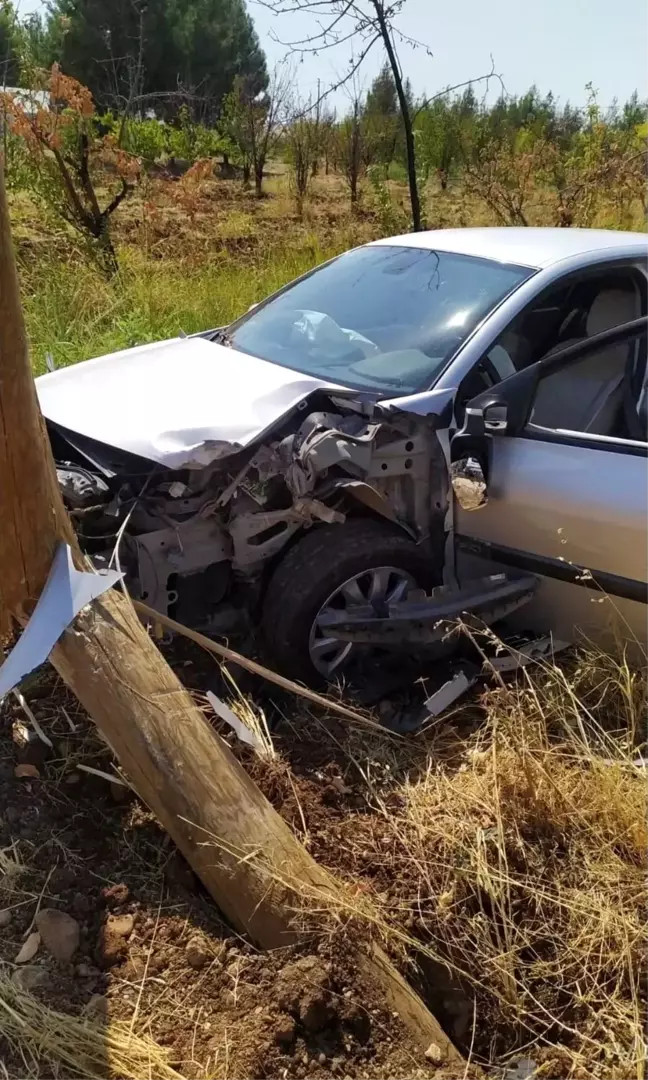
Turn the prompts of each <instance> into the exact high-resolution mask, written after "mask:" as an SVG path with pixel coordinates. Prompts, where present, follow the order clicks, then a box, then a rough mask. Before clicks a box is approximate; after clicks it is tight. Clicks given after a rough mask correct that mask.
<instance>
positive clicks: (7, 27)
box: [0, 0, 20, 87]
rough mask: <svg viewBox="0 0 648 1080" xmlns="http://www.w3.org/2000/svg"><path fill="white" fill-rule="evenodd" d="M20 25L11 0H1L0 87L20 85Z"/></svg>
mask: <svg viewBox="0 0 648 1080" xmlns="http://www.w3.org/2000/svg"><path fill="white" fill-rule="evenodd" d="M18 35H19V26H18V19H17V16H16V11H15V8H14V6H13V4H12V3H11V0H0V87H2V86H19V85H20V50H19V42H18Z"/></svg>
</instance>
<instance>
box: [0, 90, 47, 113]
mask: <svg viewBox="0 0 648 1080" xmlns="http://www.w3.org/2000/svg"><path fill="white" fill-rule="evenodd" d="M0 89H2V92H3V93H4V94H9V96H10V97H12V98H15V100H16V101H17V102H19V104H20V105H22V107H23V109H24V110H25V112H26V113H27V115H28V116H35V115H36V113H37V112H38V111H39V109H51V107H52V102H51V99H50V93H49V90H25V88H24V87H21V86H3V87H1V88H0Z"/></svg>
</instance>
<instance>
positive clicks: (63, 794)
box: [0, 648, 445, 1080]
mask: <svg viewBox="0 0 648 1080" xmlns="http://www.w3.org/2000/svg"><path fill="white" fill-rule="evenodd" d="M192 655H193V657H194V658H193V659H191V656H192ZM175 661H176V664H177V666H178V669H179V671H180V673H181V675H182V676H183V678H184V679H185V681H186V682H187V683H188V684H189V685H191V684H192V683H193V684H195V685H197V686H203V687H204V681H205V678H206V673H205V667H204V660H203V658H202V654H201V653H199V652H198V653H196V652H193V653H191V652H190V651H189V650H186V649H185V650H183V649H182V648H180V651H179V654H177V655H176V656H175ZM212 681H213V671H212ZM23 689H24V696H25V700H26V702H27V704H28V707H29V708H30V709H31V710H32V712H33V715H34V717H35V718H36V721H37V723H38V725H39V726H40V727H41V729H42V731H43V733H44V734H45V736H46V738H48V739H49V740H50V741H51V742H52V748H51V750H50V749H49V748H48V747H47V746H46V745H45V744H44V743H43V742H42V741H41V740H40V739H39V738H37V737H36V738H34V737H33V733H32V734H31V735H30V736H28V737H27V739H25V731H26V728H27V727H29V726H30V725H29V722H28V720H26V715H25V711H24V709H23V707H22V706H21V704H20V703H19V702H18V701H17V700H16V699H15V698H14V697H13V696H10V697H9V698H7V699H6V701H5V703H4V707H3V708H2V713H1V715H0V860H1V861H0V869H1V870H2V871H3V873H2V875H1V876H0V912H1V917H0V962H1V968H2V969H4V974H5V976H6V975H9V977H10V978H11V979H12V980H13V982H14V983H16V984H17V985H18V986H19V987H21V988H24V989H27V990H30V991H31V992H33V994H34V995H36V997H38V998H39V999H40V1000H41V1001H42V1002H44V1003H45V1004H47V1006H48V1007H49V1008H51V1009H55V1010H58V1011H60V1012H63V1013H67V1014H71V1015H76V1016H82V1017H86V1018H88V1020H89V1021H91V1022H94V1023H100V1024H102V1023H108V1022H109V1021H114V1020H124V1021H126V1022H128V1023H129V1024H130V1025H131V1028H132V1029H133V1030H135V1031H146V1033H147V1035H149V1036H150V1037H152V1038H153V1039H154V1040H155V1042H156V1043H157V1044H159V1045H160V1046H161V1047H164V1048H165V1049H166V1050H167V1051H168V1056H169V1061H170V1063H171V1064H172V1065H173V1067H174V1068H175V1069H177V1070H178V1072H179V1073H181V1074H182V1075H183V1076H185V1077H188V1078H194V1077H195V1078H197V1080H198V1078H202V1077H214V1078H216V1077H281V1076H283V1077H287V1076H294V1077H300V1078H301V1077H305V1076H309V1077H310V1076H312V1077H325V1076H326V1077H328V1076H340V1077H368V1078H369V1077H388V1076H389V1077H392V1076H394V1077H404V1076H407V1077H425V1076H428V1075H435V1076H443V1075H444V1074H445V1070H444V1069H443V1067H442V1064H441V1065H440V1064H439V1062H438V1061H437V1062H431V1061H428V1060H426V1058H425V1056H424V1055H423V1054H422V1053H421V1051H420V1049H417V1048H415V1047H413V1046H412V1045H411V1040H410V1039H409V1038H408V1036H407V1035H406V1034H405V1032H404V1029H403V1028H402V1026H401V1024H400V1021H399V1019H398V1016H397V1015H396V1014H393V1013H390V1012H389V1011H388V1010H387V1009H386V1008H385V1007H384V1005H383V1003H382V1002H381V1000H380V998H379V997H378V996H377V995H375V994H374V992H373V991H372V989H371V988H370V987H367V986H366V985H360V984H359V982H358V980H357V978H356V973H355V962H354V952H353V948H352V947H351V945H350V938H351V937H352V934H350V933H349V932H348V930H347V931H346V932H345V929H344V928H343V927H342V928H341V929H340V932H339V933H338V934H336V935H335V937H327V938H325V939H324V940H323V941H320V942H319V943H314V944H313V950H312V951H310V952H309V951H308V950H306V951H303V950H302V951H298V950H294V949H288V950H283V951H281V950H280V951H277V952H275V953H272V954H268V953H259V952H258V951H257V950H256V949H255V948H254V947H253V946H252V945H251V944H250V943H249V942H247V941H245V940H243V939H242V938H240V937H238V936H237V935H236V934H235V933H234V932H233V931H232V930H231V929H230V928H229V927H228V926H227V925H225V924H224V923H223V922H222V921H221V919H220V918H219V915H218V911H217V910H216V909H215V907H214V904H213V902H211V901H210V898H209V897H208V896H207V894H206V893H205V891H204V890H203V889H202V887H201V886H200V884H199V882H198V881H197V879H196V878H195V876H194V875H193V873H192V872H191V870H190V868H189V867H188V865H187V864H186V862H185V861H184V859H183V858H182V857H181V856H180V855H179V853H177V852H176V851H175V849H174V847H173V845H172V844H171V843H170V842H169V839H168V837H167V836H166V835H165V834H164V833H163V832H162V830H161V829H160V827H159V826H158V825H157V823H156V822H155V821H154V820H153V819H152V817H151V815H150V814H149V812H148V811H147V810H146V809H145V808H144V807H143V806H142V805H141V803H140V802H139V801H138V800H137V799H136V798H135V796H134V795H133V794H132V793H131V792H130V791H129V790H128V788H126V787H123V786H120V785H118V784H117V783H112V784H111V783H109V782H108V780H107V779H104V778H103V777H100V776H97V775H96V774H94V773H91V772H87V771H85V768H87V767H89V768H95V769H99V770H101V771H105V772H106V773H111V772H112V768H111V763H110V752H109V751H108V750H107V748H105V747H104V746H103V745H102V744H101V742H100V741H99V740H98V738H97V736H96V733H95V731H94V729H93V728H92V726H91V725H90V724H89V723H88V721H87V718H86V717H85V716H84V715H83V714H82V713H81V712H80V709H79V706H78V704H77V703H76V701H75V700H74V699H73V698H72V697H71V695H70V694H69V693H68V692H67V690H66V688H65V687H64V686H63V684H62V683H61V682H60V680H58V678H57V677H56V676H55V674H54V673H53V672H52V670H51V669H48V668H43V669H41V671H40V672H38V673H36V675H34V676H32V677H31V678H30V679H29V680H28V681H27V683H26V684H25V686H24V688H23ZM290 736H291V727H290V725H289V724H286V725H284V731H283V734H281V733H280V734H279V735H278V738H279V742H280V743H281V742H282V740H283V741H287V740H289V739H290ZM297 742H299V740H297ZM329 748H330V744H329ZM302 749H303V753H301V754H300V753H299V752H297V753H295V755H294V760H293V762H292V766H293V769H294V772H295V777H294V779H291V780H288V775H289V774H288V772H287V770H286V769H285V768H283V767H282V766H280V765H277V766H276V767H274V766H273V765H272V763H270V764H269V765H264V766H263V767H261V766H260V765H259V766H257V779H259V780H260V781H261V783H262V786H263V788H264V790H265V791H266V794H267V795H268V797H269V798H270V799H271V800H272V801H273V803H274V805H275V806H276V808H277V809H278V810H279V812H280V813H282V814H283V815H284V816H285V817H286V819H287V820H288V821H289V822H290V823H291V824H293V825H294V824H296V823H297V824H298V831H300V832H302V833H303V830H304V827H306V829H307V832H308V838H307V842H308V843H309V845H310V846H311V850H313V851H314V853H315V854H316V857H318V858H323V860H324V862H325V863H326V864H327V865H329V866H332V867H336V866H338V867H340V866H342V867H344V864H345V862H347V863H349V862H350V865H347V866H346V869H345V871H344V872H345V874H346V876H347V877H351V878H352V877H353V876H354V874H355V873H356V871H357V870H358V869H363V870H364V871H366V869H367V868H366V867H364V868H361V867H356V866H354V865H353V860H350V861H349V860H347V859H346V856H345V853H344V850H340V849H338V850H336V844H338V842H339V840H340V837H339V836H338V835H336V823H338V822H339V821H340V820H342V819H343V818H344V819H348V818H349V815H353V814H354V813H360V812H362V807H363V800H362V799H361V798H360V797H357V796H356V795H355V794H354V791H353V788H352V786H349V785H347V783H346V782H345V781H344V779H343V777H342V775H341V771H340V767H339V766H338V765H337V764H336V762H335V761H332V760H331V757H330V752H329V751H326V752H324V749H323V750H322V755H321V756H322V760H321V761H318V760H317V757H318V755H317V750H316V747H315V743H310V744H305V746H304V747H303V748H302ZM247 764H248V766H249V767H251V771H253V772H254V767H255V761H254V759H253V758H252V757H251V756H248V761H247ZM367 854H369V853H367ZM51 909H55V910H57V911H61V912H64V913H66V915H67V916H69V917H71V919H72V920H74V924H75V925H76V928H77V930H76V931H75V930H74V924H72V923H70V924H69V925H70V926H72V927H73V935H74V933H75V932H78V947H77V948H76V949H75V950H74V952H73V955H72V956H70V957H69V958H68V957H65V958H64V959H62V960H57V959H56V958H55V956H53V955H52V946H49V947H48V944H46V940H47V935H46V934H45V933H44V932H43V933H42V934H41V942H40V945H39V947H38V950H37V952H36V954H35V955H34V956H33V958H31V959H29V960H28V961H25V962H22V963H16V962H15V961H16V957H17V956H18V954H19V952H20V950H21V947H22V946H23V944H24V942H25V939H26V938H28V937H29V932H30V931H31V932H32V933H33V932H34V927H35V926H36V927H37V928H40V927H41V925H42V922H43V918H45V919H47V917H48V913H49V911H51ZM43 913H44V914H43ZM54 951H56V946H54ZM1 1033H2V1020H1V1019H0V1056H1V1057H2V1059H3V1060H4V1062H5V1068H6V1070H7V1075H8V1076H11V1077H18V1076H23V1075H25V1062H24V1058H23V1057H22V1056H21V1055H20V1053H17V1052H16V1049H15V1047H11V1046H10V1045H8V1044H7V1043H5V1044H4V1045H3V1039H2V1037H1ZM109 1058H110V1054H109V1052H108V1049H107V1050H106V1069H107V1071H108V1070H109V1068H110V1064H109ZM48 1067H49V1066H48V1062H47V1061H44V1062H43V1063H42V1066H41V1068H42V1071H40V1073H38V1074H39V1075H41V1076H45V1075H49V1072H48ZM57 1075H58V1076H61V1077H64V1076H68V1075H74V1070H69V1071H66V1069H65V1067H63V1068H62V1069H61V1070H59V1071H58V1072H57Z"/></svg>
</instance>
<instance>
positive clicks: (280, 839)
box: [0, 160, 462, 1064]
mask: <svg viewBox="0 0 648 1080" xmlns="http://www.w3.org/2000/svg"><path fill="white" fill-rule="evenodd" d="M0 522H1V528H0V610H4V611H6V612H8V613H9V615H10V616H11V617H12V618H13V619H14V620H15V622H16V623H18V624H20V625H24V623H25V621H26V619H27V618H28V616H29V614H30V612H31V610H32V609H33V607H34V604H35V602H36V600H37V599H38V597H39V595H40V593H41V590H42V588H43V586H44V584H45V580H46V577H47V574H48V572H49V569H50V565H51V562H52V557H53V555H54V552H55V550H56V547H57V545H58V544H59V543H60V542H61V540H64V541H66V542H68V543H70V545H71V546H72V549H73V552H74V555H75V560H76V562H77V565H78V566H79V568H81V567H82V566H83V565H84V557H83V555H82V554H81V552H80V550H79V547H78V545H77V542H76V538H75V536H74V532H73V529H72V527H71V524H70V521H69V518H68V516H67V514H66V511H65V507H64V505H63V500H62V496H61V493H60V490H59V487H58V483H57V480H56V472H55V467H54V462H53V460H52V454H51V449H50V446H49V441H48V438H47V434H46V431H45V426H44V423H43V420H42V417H41V414H40V410H39V407H38V400H37V396H36V392H35V388H34V380H33V375H32V371H31V367H30V363H29V356H28V350H27V339H26V334H25V326H24V321H23V315H22V308H21V304H20V296H19V290H18V277H17V271H16V265H15V260H14V255H13V247H12V242H11V232H10V226H9V210H8V205H7V199H6V195H5V190H4V177H3V172H2V164H1V160H0ZM50 661H51V663H52V664H53V665H54V667H55V668H56V670H57V671H58V673H59V674H60V675H61V677H62V678H63V679H64V680H65V682H66V683H67V685H68V686H69V687H70V688H71V689H72V691H73V692H74V693H75V694H76V696H77V698H78V699H79V701H80V702H81V704H82V705H83V707H84V708H85V710H86V711H87V713H88V714H89V716H90V717H91V718H92V719H93V720H94V722H95V723H96V725H97V727H98V729H99V731H100V732H101V734H102V735H103V736H104V737H105V739H106V741H107V742H108V743H109V745H110V746H111V747H112V748H113V750H114V752H115V754H116V756H117V758H118V760H119V762H120V764H121V766H122V767H123V769H124V771H125V773H126V775H127V776H128V778H129V780H130V781H131V782H132V784H133V786H134V788H135V789H136V791H137V792H138V794H139V795H140V797H141V798H142V799H143V800H144V802H145V803H147V804H148V806H149V807H150V809H151V810H152V811H153V813H154V814H155V816H156V817H157V818H158V820H159V821H160V822H161V824H162V825H163V827H164V828H165V829H166V830H167V832H168V833H169V835H170V836H171V837H172V838H173V840H174V841H175V843H176V844H177V846H178V848H179V849H180V850H181V851H182V853H183V854H184V856H185V858H186V859H187V861H188V862H189V864H190V865H191V866H192V867H193V869H194V870H195V872H196V873H197V874H198V876H199V877H200V878H201V880H202V881H203V883H204V885H205V887H206V888H207V889H208V891H209V892H210V893H211V895H212V896H213V898H214V900H215V901H216V903H217V904H218V906H219V908H220V909H221V910H222V911H223V913H224V914H225V916H226V917H227V918H228V919H229V920H230V922H231V923H232V925H234V926H235V927H237V928H238V929H239V930H241V931H243V932H245V933H247V934H249V935H250V937H251V938H252V939H253V940H254V941H256V942H257V943H258V944H259V945H261V946H262V947H264V948H276V947H278V946H281V945H286V944H289V943H292V942H296V941H299V938H300V930H299V925H298V923H297V922H296V920H295V917H294V916H295V911H296V910H299V908H300V907H301V906H302V905H301V902H300V893H301V892H302V891H306V892H308V891H309V889H310V890H311V891H313V890H315V891H317V892H318V895H320V896H325V895H326V894H327V892H328V893H330V895H331V897H332V904H334V896H335V894H336V893H337V892H338V891H339V887H340V886H339V885H338V884H336V883H335V882H334V881H333V879H332V878H331V876H330V875H329V874H328V873H327V872H326V871H325V870H323V869H322V868H321V867H320V866H318V864H317V863H316V862H315V861H314V859H313V858H311V856H310V855H309V854H308V852H307V851H306V849H305V848H304V847H303V846H302V845H301V844H300V843H299V842H298V841H297V839H296V838H295V836H294V835H293V833H292V832H291V830H290V829H289V828H288V826H287V825H286V823H285V822H284V821H283V819H282V818H281V817H280V816H279V814H277V813H276V811H275V810H274V809H273V807H272V806H271V805H270V803H269V802H268V800H267V799H266V798H265V796H264V795H263V794H262V792H261V791H260V790H259V788H258V787H257V786H256V784H255V783H254V782H253V781H252V780H251V779H250V777H249V776H248V775H247V773H246V772H245V770H244V769H243V768H242V767H241V765H240V764H239V763H238V762H237V760H236V758H235V757H234V756H233V755H232V753H231V752H230V750H229V748H228V747H227V745H226V744H225V742H224V741H223V740H222V739H220V738H219V736H218V735H217V734H216V733H215V731H214V730H213V728H212V727H211V726H210V725H209V724H208V723H207V721H206V720H205V718H204V716H203V714H202V713H201V711H200V710H199V709H198V708H197V706H196V705H195V704H194V702H193V700H192V698H191V695H190V694H189V692H188V691H187V690H186V689H185V688H184V687H183V686H182V684H181V683H180V682H179V680H178V679H177V677H176V675H175V673H174V672H173V671H172V670H171V668H170V667H169V665H168V664H167V663H166V661H165V659H164V657H163V656H162V655H161V653H160V652H159V650H158V649H157V647H156V646H155V644H154V643H153V641H152V640H151V638H150V637H149V635H148V634H147V632H146V630H145V629H144V627H143V625H142V623H141V622H140V620H139V618H138V617H137V614H136V612H135V609H134V607H133V605H132V603H131V602H130V600H129V599H128V598H127V597H126V596H124V595H123V594H122V593H120V592H118V591H116V590H112V591H110V592H108V593H105V594H104V595H103V596H101V597H100V598H99V599H98V600H95V601H94V602H93V603H92V604H90V605H88V606H87V607H86V608H84V609H83V610H82V611H81V612H80V613H79V615H77V617H76V619H75V620H74V622H73V623H72V624H71V626H70V627H69V628H68V630H67V631H66V632H65V633H64V634H63V636H62V637H61V638H60V639H59V642H58V644H57V645H56V647H55V648H54V650H53V652H52V654H51V656H50ZM211 837H213V838H214V842H213V843H211V842H210V838H211ZM259 855H260V856H261V858H259V857H258V856H259ZM300 886H301V889H300ZM364 968H365V974H366V975H367V976H368V977H370V978H371V979H373V981H374V984H375V986H376V987H377V988H379V989H382V992H383V993H384V995H385V998H386V1000H387V1001H388V1002H389V1003H390V1007H392V1008H395V1009H397V1010H398V1012H399V1013H400V1015H401V1017H402V1020H403V1023H404V1024H406V1026H407V1027H408V1029H409V1031H410V1033H411V1036H412V1038H413V1040H414V1041H415V1042H416V1043H418V1045H419V1046H421V1048H422V1049H425V1047H426V1046H429V1044H430V1043H435V1044H436V1046H438V1047H439V1048H440V1050H441V1052H442V1053H443V1056H444V1058H445V1060H446V1061H448V1062H454V1063H457V1064H460V1063H461V1062H462V1059H461V1057H460V1055H459V1054H458V1052H457V1051H456V1049H455V1048H454V1046H453V1045H452V1043H450V1041H449V1040H448V1039H447V1037H446V1035H445V1034H444V1032H443V1030H442V1029H441V1027H440V1026H439V1024H438V1022H437V1021H436V1019H435V1018H434V1016H433V1015H432V1014H431V1013H430V1012H429V1011H428V1010H427V1009H426V1007H425V1006H424V1004H423V1002H422V1001H421V999H420V998H419V997H417V995H416V994H415V993H414V991H413V990H412V989H411V988H410V987H409V986H408V985H407V984H406V983H405V982H404V981H403V979H402V977H401V976H400V975H399V974H398V972H397V970H396V969H395V968H394V966H393V965H392V964H391V962H390V961H389V960H388V959H387V957H386V956H385V955H384V953H382V952H381V950H379V949H377V948H375V947H368V948H367V949H366V959H364Z"/></svg>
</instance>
